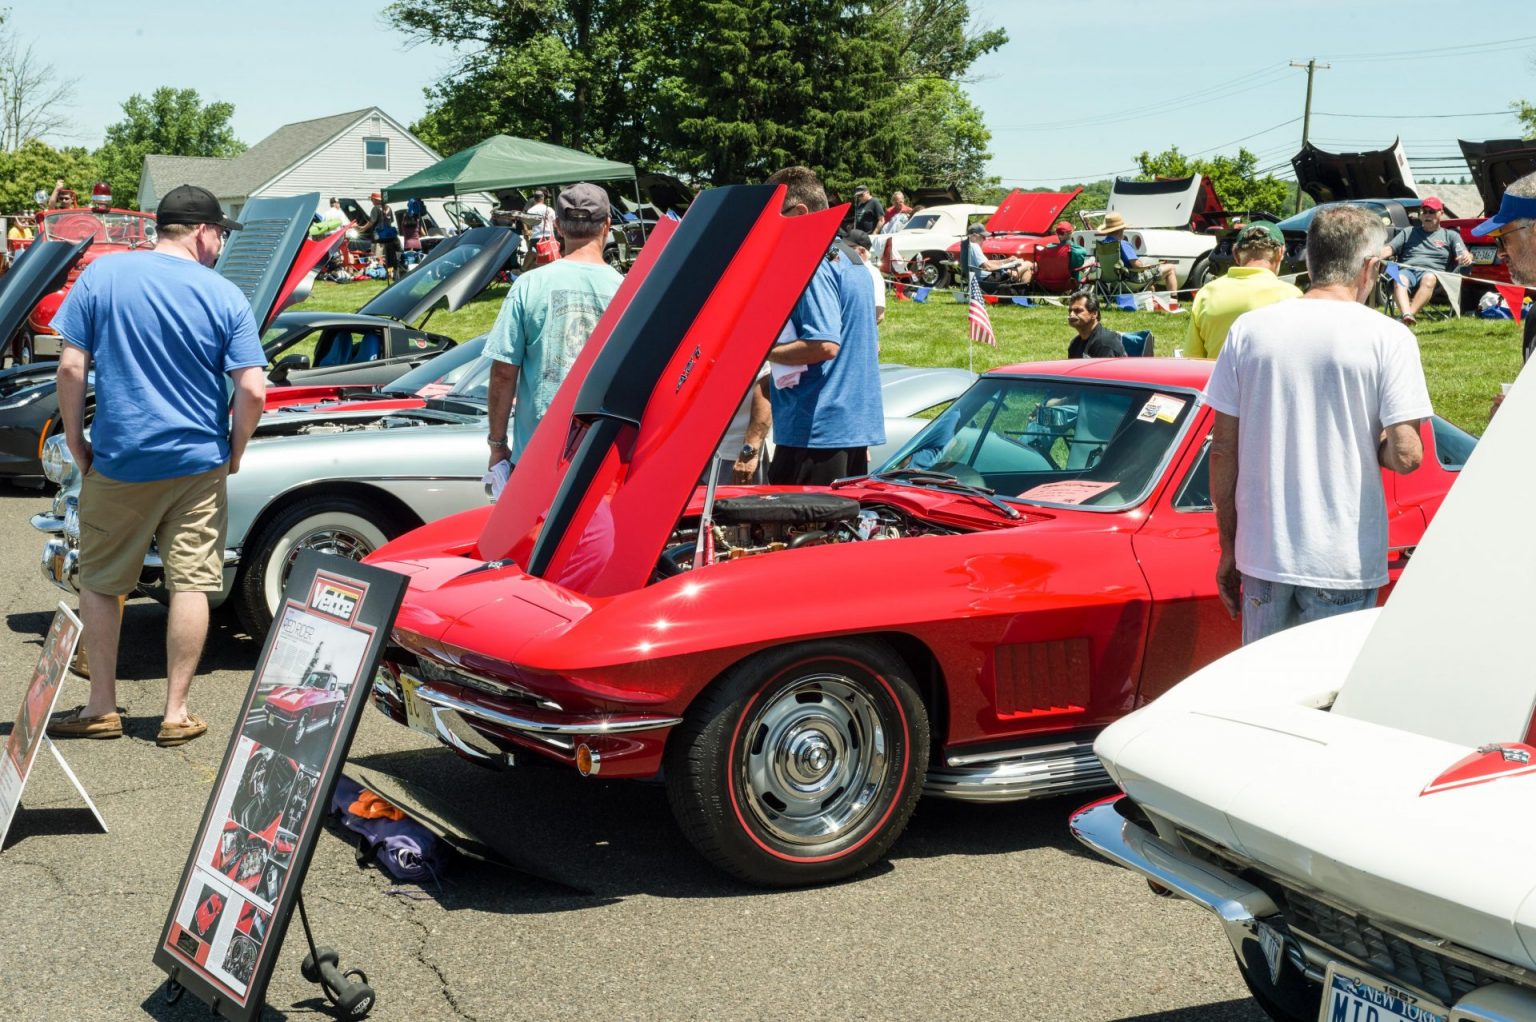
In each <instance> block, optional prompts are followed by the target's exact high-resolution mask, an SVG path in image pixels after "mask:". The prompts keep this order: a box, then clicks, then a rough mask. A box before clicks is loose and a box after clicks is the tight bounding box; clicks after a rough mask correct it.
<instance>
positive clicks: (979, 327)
mask: <svg viewBox="0 0 1536 1022" xmlns="http://www.w3.org/2000/svg"><path fill="white" fill-rule="evenodd" d="M967 280H968V281H969V286H970V293H971V314H970V319H971V342H972V343H973V344H974V343H975V342H976V341H984V342H986V343H987V344H990V345H992V347H994V348H995V347H997V334H995V333H993V332H992V317H991V316H989V315H988V314H987V301H986V297H985V296H984V295H982V293H981V283H980V281H978V280H977V279H976V274H974V273H972V274H971V275H970V276H969V277H968V278H967Z"/></svg>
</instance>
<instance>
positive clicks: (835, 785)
mask: <svg viewBox="0 0 1536 1022" xmlns="http://www.w3.org/2000/svg"><path fill="white" fill-rule="evenodd" d="M927 765H928V716H927V713H926V711H925V709H924V707H923V704H922V701H921V699H919V698H918V695H917V692H916V690H915V688H914V687H913V685H912V682H911V680H910V672H909V670H908V668H907V666H906V664H905V663H903V662H902V661H901V659H900V658H898V657H897V656H896V655H895V654H894V653H893V652H892V651H891V650H890V649H889V648H888V647H886V646H885V645H883V644H881V643H877V642H871V641H865V640H847V639H837V640H823V641H819V642H812V643H805V644H802V645H796V646H789V647H784V648H781V649H775V650H768V651H766V652H764V653H760V654H758V655H757V656H755V657H753V658H751V659H749V660H746V661H744V662H743V663H741V664H738V665H737V666H736V667H734V668H732V669H731V670H729V671H727V672H726V673H725V674H724V675H722V676H721V677H720V678H719V679H718V680H717V681H716V682H715V683H714V685H712V686H711V687H710V688H709V689H708V690H706V691H705V692H704V694H703V695H701V696H700V697H699V699H698V700H697V701H696V702H695V705H694V706H693V707H692V708H690V710H689V713H688V716H687V720H686V722H685V723H684V724H683V726H682V727H680V728H679V729H678V731H677V733H675V734H674V735H673V736H672V740H671V742H670V743H669V744H668V751H667V792H668V796H669V797H670V799H671V802H672V808H673V812H674V813H675V815H676V816H677V819H678V822H679V823H680V824H681V825H682V828H683V830H684V832H685V833H686V834H687V836H688V838H689V840H690V841H692V842H693V844H694V845H695V846H696V847H697V848H698V849H699V851H700V852H702V853H703V854H704V855H705V857H707V858H708V859H710V861H712V862H713V863H714V864H715V865H717V866H719V867H720V868H721V869H723V870H725V871H726V872H728V873H731V874H733V875H735V876H737V877H740V878H741V879H743V880H747V881H750V882H752V883H758V884H764V885H768V886H775V887H786V886H794V885H799V884H813V883H823V882H826V881H829V880H836V879H839V878H841V877H845V876H848V875H850V874H853V873H856V872H858V871H860V870H862V869H864V868H866V867H867V866H869V865H870V864H872V863H873V862H875V861H876V860H878V859H879V858H881V857H882V856H883V855H884V854H885V853H886V851H888V850H889V848H890V846H891V844H892V843H893V842H894V841H895V840H896V837H897V836H898V835H899V834H900V833H901V831H902V829H903V828H904V827H905V826H906V823H907V820H908V819H909V818H910V817H911V815H912V810H913V808H914V806H915V805H916V803H917V797H918V795H919V793H920V789H921V779H922V777H923V775H924V774H925V773H926V772H927Z"/></svg>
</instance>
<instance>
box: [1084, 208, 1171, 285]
mask: <svg viewBox="0 0 1536 1022" xmlns="http://www.w3.org/2000/svg"><path fill="white" fill-rule="evenodd" d="M1126 226H1127V225H1126V222H1125V217H1123V216H1121V215H1120V214H1119V213H1111V214H1109V216H1107V217H1105V218H1104V222H1103V223H1102V224H1100V225H1099V243H1100V244H1103V243H1104V242H1105V241H1106V240H1110V239H1112V240H1114V241H1116V242H1118V243H1119V245H1120V265H1121V266H1123V267H1125V269H1127V270H1129V271H1131V273H1130V274H1128V275H1129V276H1131V277H1133V278H1136V279H1137V280H1138V281H1139V282H1140V283H1146V284H1150V283H1153V282H1154V281H1157V280H1159V279H1161V281H1162V285H1163V290H1164V291H1177V290H1178V289H1179V278H1178V272H1177V271H1176V270H1175V269H1174V265H1173V264H1172V263H1170V262H1167V261H1166V260H1163V259H1143V258H1141V257H1140V256H1138V255H1137V254H1136V246H1135V245H1132V244H1131V243H1130V242H1129V241H1126V240H1125V228H1126Z"/></svg>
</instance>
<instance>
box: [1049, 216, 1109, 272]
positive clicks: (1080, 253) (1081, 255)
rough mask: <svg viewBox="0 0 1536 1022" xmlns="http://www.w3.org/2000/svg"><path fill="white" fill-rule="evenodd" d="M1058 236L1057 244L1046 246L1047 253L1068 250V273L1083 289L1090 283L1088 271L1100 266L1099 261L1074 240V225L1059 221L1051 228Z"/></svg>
mask: <svg viewBox="0 0 1536 1022" xmlns="http://www.w3.org/2000/svg"><path fill="white" fill-rule="evenodd" d="M1051 230H1052V232H1053V233H1054V234H1055V235H1056V242H1055V244H1052V245H1046V246H1044V248H1045V250H1046V251H1050V250H1051V249H1057V248H1065V249H1066V250H1067V272H1068V273H1070V274H1071V275H1072V281H1073V282H1074V283H1075V284H1077V285H1078V286H1079V287H1081V286H1082V285H1083V284H1085V283H1087V281H1088V271H1089V270H1090V269H1091V268H1093V267H1094V266H1097V265H1098V260H1097V259H1095V258H1094V257H1093V253H1092V252H1089V251H1088V250H1087V249H1086V248H1084V247H1083V246H1081V245H1079V244H1078V243H1077V242H1075V241H1073V240H1072V225H1071V224H1070V223H1068V222H1067V221H1065V220H1062V221H1059V222H1058V223H1057V224H1056V226H1055V227H1053V228H1051Z"/></svg>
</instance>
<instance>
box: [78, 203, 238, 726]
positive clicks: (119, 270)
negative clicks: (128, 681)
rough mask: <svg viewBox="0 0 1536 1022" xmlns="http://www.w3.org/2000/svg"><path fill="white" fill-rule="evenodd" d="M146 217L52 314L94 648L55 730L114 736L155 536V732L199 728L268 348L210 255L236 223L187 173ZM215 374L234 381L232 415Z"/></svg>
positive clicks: (85, 615) (84, 606)
mask: <svg viewBox="0 0 1536 1022" xmlns="http://www.w3.org/2000/svg"><path fill="white" fill-rule="evenodd" d="M155 220H156V223H157V225H158V227H159V232H158V237H157V240H156V242H155V248H154V250H153V251H152V252H143V253H137V252H130V253H125V254H122V255H114V256H108V257H104V258H101V259H98V260H96V261H95V262H93V263H92V264H91V265H90V266H88V267H86V270H85V272H84V273H82V274H80V277H79V279H78V280H76V281H75V284H74V286H73V287H71V288H70V291H69V295H68V296H67V297H66V298H65V299H64V303H63V304H62V305H61V306H60V307H59V312H58V314H57V315H56V316H55V317H54V319H53V327H54V329H55V330H56V331H58V333H59V334H60V335H62V336H63V338H64V341H65V344H64V348H63V351H62V352H61V353H60V355H59V370H58V394H59V418H60V420H61V422H62V425H63V428H64V435H65V438H66V440H67V442H68V444H69V450H70V453H71V454H72V455H74V459H75V464H76V466H77V467H78V468H79V470H80V472H81V474H82V476H83V482H82V484H81V489H80V619H81V622H82V624H83V625H84V626H85V628H84V643H85V650H86V654H87V656H88V658H89V660H90V664H91V691H90V696H89V698H88V700H87V701H86V702H85V703H84V704H82V705H80V706H77V707H75V708H74V709H73V710H71V711H69V712H68V713H65V714H61V715H60V716H58V717H56V718H55V719H54V720H53V721H52V722H51V723H50V724H49V725H48V734H50V735H51V736H53V737H55V738H118V737H121V736H122V733H123V724H122V719H121V717H119V715H118V712H117V642H118V633H119V630H120V624H121V622H120V616H119V608H120V606H121V598H122V597H123V596H125V595H127V594H128V593H130V592H132V591H133V589H134V587H135V586H136V585H137V583H138V579H139V572H140V570H141V569H142V568H143V566H144V555H145V554H146V553H147V552H148V550H149V544H150V541H151V540H154V541H155V542H156V543H157V544H158V545H159V548H160V558H161V560H162V562H163V564H164V570H165V585H166V588H167V589H168V590H170V619H169V621H168V623H167V626H166V642H165V647H166V650H165V652H166V695H165V719H164V720H163V721H162V723H161V725H160V733H159V735H158V736H157V737H156V739H155V743H156V744H157V745H182V744H184V743H186V742H189V741H191V740H192V739H194V738H196V737H198V736H199V735H201V734H203V733H204V732H205V731H207V730H208V725H207V724H205V723H204V722H203V721H202V720H200V719H198V718H197V717H194V716H192V715H191V714H189V713H188V712H187V690H188V689H189V688H190V686H191V683H192V675H193V674H194V673H196V671H197V661H198V657H199V656H200V655H201V654H202V650H203V641H204V640H205V639H206V638H207V635H208V594H209V593H210V592H219V591H220V590H222V589H223V588H224V532H225V522H226V518H227V506H226V504H227V500H226V493H225V480H226V478H227V477H228V476H229V475H230V474H231V473H233V472H236V471H238V470H239V467H240V458H241V455H242V454H243V453H244V451H245V445H246V441H248V440H249V439H250V436H251V433H252V432H253V431H254V430H255V428H256V420H257V419H258V418H260V416H261V409H262V403H263V398H264V395H265V392H266V381H265V379H264V378H263V375H262V374H263V371H264V369H265V367H266V364H267V360H266V356H265V355H264V354H263V353H262V350H261V338H260V334H259V331H258V330H257V327H256V322H255V319H254V318H253V317H252V315H251V307H250V304H249V303H248V302H247V300H246V298H245V296H244V295H243V294H241V292H240V289H239V288H237V287H236V286H235V285H234V284H232V283H230V282H229V281H228V280H225V279H224V278H223V277H221V276H219V275H218V274H216V273H214V272H213V271H212V269H210V267H212V266H213V264H214V263H215V262H216V261H217V260H218V258H219V252H220V250H221V249H222V247H223V244H224V238H225V236H226V235H227V234H228V232H230V231H232V230H239V229H240V224H238V223H236V222H235V221H233V220H230V219H228V218H226V217H225V216H224V211H223V210H222V209H220V208H219V201H218V200H217V199H216V198H214V196H213V193H212V192H209V191H207V190H206V189H203V188H198V187H196V186H194V185H182V186H180V187H179V188H173V189H171V190H170V191H169V192H167V193H166V195H165V198H163V199H162V200H161V201H160V207H159V209H157V210H156V212H155ZM93 366H94V368H95V372H96V379H95V386H96V413H95V418H94V419H93V420H92V423H91V437H90V439H89V440H87V439H86V436H85V421H84V419H85V414H84V413H85V390H86V374H87V372H88V371H89V370H90V369H91V368H92V367H93ZM226 376H227V377H229V378H230V379H232V380H233V381H234V385H235V397H234V415H233V422H231V415H230V403H229V398H228V396H227V393H226V391H225V385H224V380H225V377H226Z"/></svg>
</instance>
